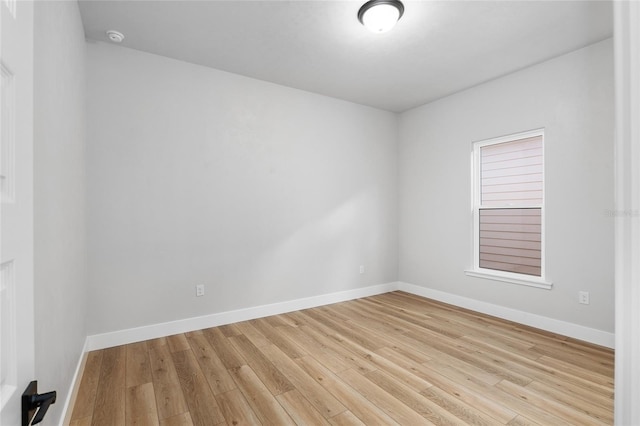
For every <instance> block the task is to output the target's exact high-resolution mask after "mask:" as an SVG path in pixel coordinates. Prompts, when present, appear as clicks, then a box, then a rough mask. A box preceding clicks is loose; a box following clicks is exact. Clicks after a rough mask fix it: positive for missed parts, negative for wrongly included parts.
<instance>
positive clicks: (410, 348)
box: [70, 292, 614, 426]
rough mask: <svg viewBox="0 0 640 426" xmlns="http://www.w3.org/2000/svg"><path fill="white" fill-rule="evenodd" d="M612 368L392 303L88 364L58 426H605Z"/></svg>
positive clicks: (149, 345)
mask: <svg viewBox="0 0 640 426" xmlns="http://www.w3.org/2000/svg"><path fill="white" fill-rule="evenodd" d="M613 362H614V353H613V351H612V350H610V349H608V348H603V347H599V346H596V345H590V344H588V343H585V342H581V341H578V340H576V339H572V338H568V337H565V336H561V335H558V334H556V333H552V332H546V331H542V330H537V329H535V328H532V327H529V326H525V325H522V324H517V323H513V322H510V321H507V320H503V319H500V318H496V317H491V316H488V315H484V314H480V313H478V312H473V311H470V310H468V309H462V308H458V307H455V306H452V305H448V304H445V303H442V302H438V301H434V300H429V299H425V298H422V297H419V296H415V295H412V294H409V293H403V292H392V293H386V294H381V295H376V296H371V297H366V298H363V299H358V300H352V301H349V302H341V303H336V304H333V305H327V306H321V307H318V308H311V309H305V310H302V311H296V312H289V313H286V314H280V315H274V316H271V317H266V318H261V319H254V320H249V321H245V322H242V323H235V324H228V325H225V326H221V327H212V328H208V329H204V330H195V331H190V332H187V333H184V334H177V335H173V336H167V337H162V338H158V339H152V340H149V341H146V342H140V343H134V344H130V345H125V346H123V347H118V348H109V349H104V350H101V351H95V352H91V353H89V354H87V361H86V363H85V367H84V371H83V374H82V377H81V378H80V385H79V390H78V397H77V398H76V402H75V406H74V407H72V409H71V413H72V415H71V423H70V425H72V426H87V425H89V424H93V425H100V426H102V425H117V426H126V425H128V424H136V425H140V424H151V425H158V424H159V425H161V426H178V425H179V426H194V425H198V426H200V425H206V426H215V425H216V424H219V425H243V424H247V425H260V424H264V425H281V424H285V425H286V424H296V423H297V424H304V425H312V424H313V425H315V424H319V425H327V424H331V425H359V426H362V425H398V424H407V425H414V424H416V425H417V424H420V425H422V424H440V425H446V424H449V425H452V424H455V425H462V424H476V425H494V424H495V425H498V424H502V425H505V424H508V425H532V426H534V425H538V426H549V425H553V426H561V425H576V424H580V425H581V426H582V425H602V424H611V423H613V420H614V416H613V388H614V382H613V367H614V365H613Z"/></svg>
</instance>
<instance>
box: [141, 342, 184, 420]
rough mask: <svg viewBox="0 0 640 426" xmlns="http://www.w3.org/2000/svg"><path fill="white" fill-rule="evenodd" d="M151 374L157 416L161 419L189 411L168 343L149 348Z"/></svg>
mask: <svg viewBox="0 0 640 426" xmlns="http://www.w3.org/2000/svg"><path fill="white" fill-rule="evenodd" d="M149 361H150V364H151V376H152V378H153V388H154V390H155V396H156V406H157V407H158V418H159V419H160V420H161V421H162V420H164V419H168V418H169V417H173V416H176V415H178V414H182V413H185V412H188V411H189V407H188V406H187V403H186V401H185V400H184V395H183V394H182V388H181V387H180V381H179V380H178V373H176V369H175V367H174V365H173V359H172V358H171V352H170V350H169V345H160V346H156V347H154V348H151V349H150V350H149Z"/></svg>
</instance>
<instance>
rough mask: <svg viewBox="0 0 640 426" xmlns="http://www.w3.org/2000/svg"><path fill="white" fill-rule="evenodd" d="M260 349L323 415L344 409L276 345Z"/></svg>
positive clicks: (329, 414)
mask: <svg viewBox="0 0 640 426" xmlns="http://www.w3.org/2000/svg"><path fill="white" fill-rule="evenodd" d="M261 351H262V352H263V353H264V354H265V355H266V356H267V357H268V358H269V359H270V360H271V361H272V362H273V364H274V365H275V366H276V367H277V368H278V369H279V370H280V371H282V373H283V374H284V375H285V376H286V377H288V378H289V380H290V381H291V383H292V384H293V385H294V387H295V389H296V390H298V391H299V392H300V393H301V394H302V395H304V397H305V398H306V399H307V400H308V401H309V402H310V403H311V405H312V406H314V407H315V409H316V410H318V412H320V414H321V415H322V416H323V417H325V418H329V417H333V416H335V415H336V414H339V413H341V412H343V411H345V410H346V408H345V407H344V405H342V404H341V403H340V402H339V401H338V400H337V399H336V398H335V397H334V396H333V395H331V393H329V392H327V391H326V390H325V389H324V388H323V387H322V386H320V385H319V384H318V383H316V381H315V380H313V378H312V377H310V376H309V375H308V374H307V373H305V371H304V370H303V369H302V368H300V367H299V366H298V365H297V364H296V363H295V362H294V361H293V360H292V359H291V358H289V357H288V356H287V355H286V354H285V353H284V352H282V351H281V350H280V349H279V348H278V347H277V346H275V345H269V346H265V347H263V348H261Z"/></svg>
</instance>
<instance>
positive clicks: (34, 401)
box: [22, 380, 56, 426]
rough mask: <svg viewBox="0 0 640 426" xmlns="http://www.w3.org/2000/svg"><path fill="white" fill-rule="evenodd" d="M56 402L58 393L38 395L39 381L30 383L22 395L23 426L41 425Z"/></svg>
mask: <svg viewBox="0 0 640 426" xmlns="http://www.w3.org/2000/svg"><path fill="white" fill-rule="evenodd" d="M55 402H56V391H52V392H47V393H43V394H38V381H37V380H34V381H32V382H31V383H29V386H27V389H25V391H24V393H23V394H22V426H29V425H35V424H38V423H40V422H41V421H42V419H44V415H45V414H47V410H48V409H49V406H50V405H51V404H53V403H55ZM36 410H37V413H36ZM34 414H35V418H34V417H33V416H34ZM31 419H33V421H31Z"/></svg>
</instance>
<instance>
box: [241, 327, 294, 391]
mask: <svg viewBox="0 0 640 426" xmlns="http://www.w3.org/2000/svg"><path fill="white" fill-rule="evenodd" d="M229 341H230V342H231V344H232V345H233V346H234V347H235V348H236V349H237V350H238V352H239V353H240V354H242V356H243V358H244V359H246V360H247V364H248V365H249V366H250V367H251V369H252V370H253V371H254V372H255V373H256V375H257V376H258V377H259V378H260V380H262V383H264V385H265V386H266V387H267V389H269V391H270V392H271V394H273V395H280V394H281V393H284V392H288V391H290V390H294V389H295V386H293V384H291V382H290V381H289V379H287V377H286V375H285V374H283V373H282V372H281V371H280V370H278V369H277V368H276V366H275V365H273V363H272V362H271V360H269V358H267V357H266V356H265V355H264V354H263V353H262V352H260V350H259V349H258V348H257V347H255V345H254V344H253V343H251V341H250V340H249V339H248V338H247V337H246V336H245V335H243V334H241V335H239V336H233V337H229Z"/></svg>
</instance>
